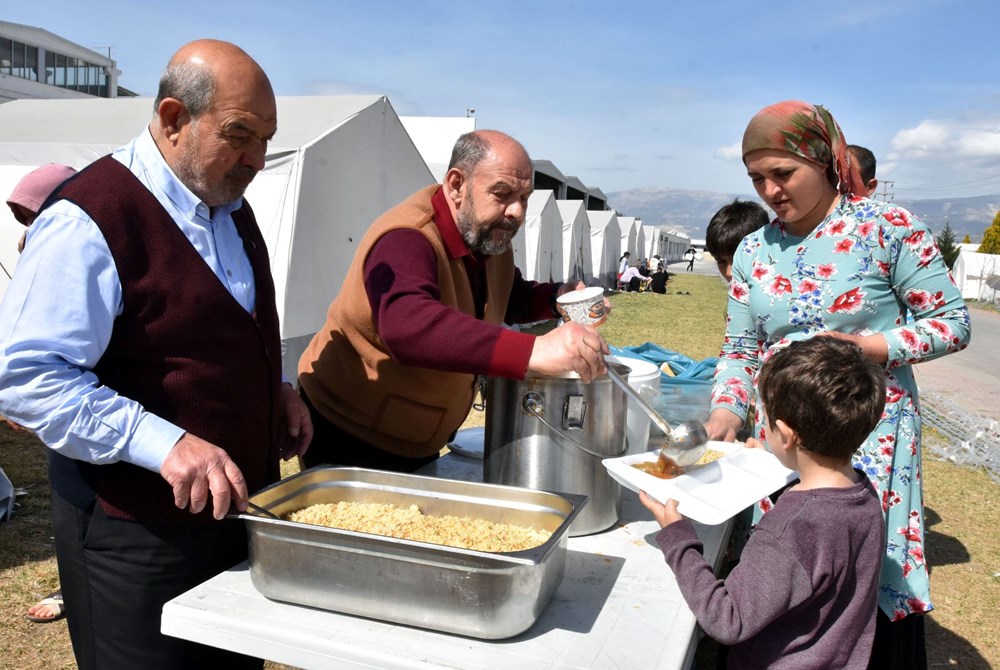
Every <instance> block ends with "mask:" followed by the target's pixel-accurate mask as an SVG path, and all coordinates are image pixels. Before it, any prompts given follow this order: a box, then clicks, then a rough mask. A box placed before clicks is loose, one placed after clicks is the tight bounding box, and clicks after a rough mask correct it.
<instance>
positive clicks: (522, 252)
mask: <svg viewBox="0 0 1000 670" xmlns="http://www.w3.org/2000/svg"><path fill="white" fill-rule="evenodd" d="M511 246H512V248H513V250H514V264H515V265H516V266H517V267H518V268H519V269H520V270H521V275H522V276H523V277H524V278H525V279H527V280H529V281H539V282H551V281H562V280H563V267H562V218H561V217H560V216H559V207H558V206H557V205H556V199H555V196H554V195H553V193H552V191H546V190H542V191H535V192H533V193H532V194H531V196H530V197H529V198H528V209H527V213H526V214H525V217H524V226H523V227H522V229H521V230H520V231H519V232H518V233H517V235H515V236H514V240H513V241H512V243H511Z"/></svg>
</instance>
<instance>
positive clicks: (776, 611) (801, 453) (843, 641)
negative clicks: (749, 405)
mask: <svg viewBox="0 0 1000 670" xmlns="http://www.w3.org/2000/svg"><path fill="white" fill-rule="evenodd" d="M771 353H772V355H771V356H770V357H769V359H768V361H767V362H766V363H765V364H764V366H763V367H762V368H761V372H760V379H759V384H760V390H761V399H762V400H763V409H764V411H765V414H766V416H767V419H766V425H765V432H766V434H767V439H768V443H769V444H770V446H771V450H772V452H773V453H774V455H775V456H776V457H777V459H778V461H780V462H781V464H782V465H784V466H785V467H787V468H789V469H792V470H795V471H797V472H798V473H799V479H798V480H797V481H795V482H792V484H791V486H790V488H788V489H787V490H786V491H785V492H784V493H783V494H782V495H781V497H780V498H779V499H778V502H777V503H776V504H775V506H774V509H773V510H771V511H770V512H768V514H766V515H765V516H764V518H763V519H761V521H760V523H759V524H758V525H757V528H756V530H755V531H754V532H753V534H752V535H751V536H750V539H749V540H748V541H747V544H746V546H745V547H744V549H743V554H742V556H741V559H740V562H739V564H738V565H737V566H736V567H735V568H734V569H733V571H732V572H730V573H729V575H728V576H727V577H726V579H725V580H720V579H719V578H717V577H716V576H715V573H714V571H713V569H712V566H711V564H710V563H709V562H708V561H706V560H705V557H704V556H703V555H702V547H701V542H700V541H699V540H698V536H697V534H696V533H695V529H694V526H693V525H692V524H691V522H690V521H688V520H686V519H685V518H684V517H683V516H681V515H680V514H679V513H678V512H677V501H676V500H667V501H666V504H665V505H664V504H661V503H659V502H658V501H656V500H654V499H653V498H651V497H650V496H649V495H647V494H646V492H645V491H643V492H641V493H640V500H641V501H642V504H643V505H645V506H646V508H647V509H649V510H650V511H651V512H652V513H653V516H654V517H655V518H656V520H657V522H658V523H659V524H660V526H661V527H662V529H663V530H661V531H660V532H659V533H657V535H656V538H655V539H656V543H657V545H658V546H659V547H660V549H661V550H662V551H663V555H664V557H665V558H666V561H667V564H668V565H669V566H670V569H671V570H673V573H674V575H675V576H676V577H677V584H678V585H679V586H680V589H681V593H682V594H683V596H684V600H685V602H687V604H688V606H689V607H690V608H691V610H692V611H693V612H694V615H695V618H697V620H698V625H700V626H701V628H702V630H704V631H705V633H706V634H707V635H709V636H710V637H712V638H714V639H716V640H718V641H719V642H721V643H723V644H726V645H730V647H729V653H728V656H727V658H726V660H727V667H728V668H771V667H783V668H803V669H804V668H853V669H855V670H864V668H866V667H868V659H869V656H870V655H871V649H872V640H873V638H874V635H875V611H876V610H877V609H878V577H879V569H880V567H881V563H882V554H883V551H884V548H885V524H884V522H883V518H882V505H881V503H880V500H879V498H878V496H877V495H876V492H875V489H874V488H873V487H872V485H871V483H870V482H869V481H868V476H867V475H866V474H865V473H864V472H863V471H861V470H859V469H857V468H855V467H852V465H851V457H852V456H853V455H854V453H855V452H856V451H857V450H858V447H859V446H860V445H861V443H862V442H863V441H864V440H865V438H867V437H868V433H870V432H871V431H872V429H873V428H874V427H875V425H876V424H878V422H879V419H880V417H881V416H882V409H883V408H884V406H885V376H884V375H883V374H882V368H881V367H880V366H879V365H878V364H876V363H875V362H874V361H872V360H870V359H867V358H866V357H865V355H864V354H863V353H862V352H861V349H860V347H858V346H857V345H856V344H854V343H852V342H845V341H842V340H836V339H833V338H828V337H814V338H811V339H808V340H800V341H797V342H792V343H790V344H789V345H788V346H787V347H785V348H783V349H780V350H777V349H772V351H771ZM748 446H752V445H748Z"/></svg>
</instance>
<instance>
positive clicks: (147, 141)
mask: <svg viewBox="0 0 1000 670" xmlns="http://www.w3.org/2000/svg"><path fill="white" fill-rule="evenodd" d="M135 155H136V156H137V157H138V159H139V161H140V162H141V163H142V165H143V167H144V169H145V171H146V172H147V173H148V174H149V176H150V183H151V184H157V185H158V186H159V187H160V188H161V189H162V190H163V194H164V195H165V196H166V197H167V198H168V199H169V200H170V201H171V202H172V203H173V204H174V206H175V207H176V208H177V209H178V210H179V211H181V212H184V213H185V214H186V215H187V216H188V218H189V220H191V221H197V220H198V219H204V220H205V221H207V222H210V221H211V220H212V218H213V215H214V217H218V216H220V215H221V216H228V215H229V214H231V213H232V212H234V211H236V210H237V209H239V208H240V207H242V206H243V198H242V197H240V198H237V199H236V200H234V201H233V202H228V203H226V204H224V205H219V206H218V207H216V208H215V212H212V211H211V208H210V207H209V206H208V205H206V204H205V203H204V202H202V201H201V199H200V198H199V197H198V196H196V195H195V194H194V193H192V192H191V189H189V188H188V187H187V186H185V185H184V183H183V182H182V181H181V180H180V179H178V178H177V175H176V174H174V171H173V170H172V169H171V168H170V166H169V165H168V164H167V161H166V160H165V159H164V158H163V154H161V153H160V148H159V147H157V146H156V142H154V141H153V136H152V135H151V134H150V131H149V128H146V131H145V132H143V133H140V135H139V137H137V138H136V141H135Z"/></svg>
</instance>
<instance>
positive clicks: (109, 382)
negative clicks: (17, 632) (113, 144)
mask: <svg viewBox="0 0 1000 670" xmlns="http://www.w3.org/2000/svg"><path fill="white" fill-rule="evenodd" d="M276 127H277V112H276V105H275V100H274V93H273V91H272V89H271V84H270V82H269V81H268V79H267V76H266V75H265V74H264V72H263V71H262V70H261V68H260V66H259V65H257V63H256V62H254V61H253V60H252V59H251V58H250V57H249V56H248V55H247V54H246V53H244V52H243V51H242V50H240V49H239V48H238V47H236V46H234V45H232V44H228V43H226V42H218V41H215V40H199V41H197V42H192V43H191V44H188V45H186V46H184V47H182V48H181V49H180V50H179V51H178V52H177V53H176V54H175V55H174V57H173V59H172V60H171V61H170V63H169V64H168V66H167V69H166V70H165V72H164V74H163V77H162V79H161V81H160V90H159V95H158V96H157V99H156V102H155V103H154V116H153V120H152V122H151V123H150V124H149V127H148V129H147V130H146V131H144V132H143V133H141V134H140V136H139V137H137V138H136V139H135V140H133V141H132V142H131V143H130V144H128V145H126V146H125V147H122V148H120V149H117V150H116V151H115V152H114V153H113V154H112V155H111V156H107V157H105V158H102V159H100V160H98V161H97V162H95V163H93V164H92V165H91V166H89V167H88V168H86V169H85V170H83V171H82V172H81V173H80V174H79V175H78V176H76V177H75V178H73V179H71V180H70V181H68V182H67V183H66V184H64V185H63V186H62V187H61V190H59V191H58V192H57V194H56V195H55V196H54V197H53V198H52V199H50V204H49V205H48V206H47V207H46V208H45V209H43V211H42V212H41V213H40V214H39V216H38V218H37V219H36V221H35V223H34V225H32V226H31V228H30V229H29V231H28V244H27V246H26V249H25V252H24V254H23V255H22V257H21V260H20V262H19V263H18V268H17V272H16V273H15V275H14V278H13V280H12V281H11V284H10V286H9V288H8V291H7V293H6V295H5V297H4V301H3V303H2V304H0V324H2V325H0V347H2V351H3V357H2V358H0V413H2V414H5V415H7V416H8V417H10V418H11V419H13V420H15V421H17V422H18V423H21V424H22V425H24V426H27V427H28V428H30V429H32V430H34V431H36V432H37V433H38V435H39V437H40V438H41V439H42V440H43V441H44V442H45V443H46V444H47V445H48V446H49V447H50V449H49V451H48V454H49V476H50V479H51V482H52V490H53V496H52V506H53V507H52V514H53V525H54V529H55V539H56V555H57V559H58V563H59V577H60V581H61V583H62V588H63V593H64V596H65V601H66V614H67V620H68V622H69V630H70V636H71V638H72V641H73V650H74V653H75V655H76V661H77V664H78V665H79V667H80V668H142V669H143V670H151V669H152V668H195V667H219V668H233V667H244V666H245V667H260V666H261V665H262V661H260V660H259V659H248V658H246V657H240V656H236V655H233V654H228V653H226V652H221V651H218V650H213V649H210V648H208V647H203V646H201V645H196V644H192V643H187V642H184V641H181V640H178V639H176V638H171V637H168V636H164V635H161V634H160V632H159V628H160V611H161V608H162V607H163V604H164V603H165V602H166V601H167V600H169V599H171V598H173V597H174V596H176V595H178V594H180V593H182V592H183V591H185V590H187V589H189V588H191V587H192V586H194V585H196V584H198V583H200V582H201V581H204V580H205V579H207V578H209V577H211V576H212V575H214V574H215V573H217V572H219V571H221V570H224V569H226V568H228V567H230V566H232V565H233V564H235V563H237V562H239V561H240V560H243V559H245V558H246V552H247V545H246V539H245V537H244V535H243V528H242V526H241V524H239V523H235V522H225V521H219V520H220V519H222V518H223V517H224V516H225V515H226V513H227V511H229V509H230V508H231V506H233V505H235V507H236V508H237V509H241V510H242V509H245V507H246V502H247V496H248V490H250V491H253V490H255V489H258V488H260V487H263V486H265V485H267V484H269V483H271V482H273V481H276V480H277V478H278V477H279V470H278V461H279V458H280V457H285V458H291V457H293V456H298V455H301V454H302V453H304V451H305V449H306V447H307V446H308V443H309V440H310V438H311V435H312V426H311V422H310V421H309V415H308V411H307V410H306V408H305V407H304V405H303V404H302V402H301V400H299V398H298V395H297V394H296V392H295V391H294V389H292V387H291V386H290V385H289V384H287V383H283V382H282V379H281V360H280V359H281V343H280V340H279V336H278V316H277V312H276V309H275V302H274V286H273V283H272V281H271V277H270V274H269V265H268V258H267V249H266V246H265V244H264V240H263V238H262V236H261V233H260V231H259V230H258V228H257V224H256V221H255V220H254V217H253V213H252V211H251V210H250V207H249V206H248V205H247V204H246V203H245V202H243V193H244V191H245V190H246V188H247V186H248V185H249V184H250V182H251V181H252V180H253V178H254V176H255V175H256V173H257V172H258V171H259V170H261V169H262V168H263V166H264V155H265V152H266V147H267V142H268V140H270V139H271V137H272V136H273V134H274V132H275V129H276Z"/></svg>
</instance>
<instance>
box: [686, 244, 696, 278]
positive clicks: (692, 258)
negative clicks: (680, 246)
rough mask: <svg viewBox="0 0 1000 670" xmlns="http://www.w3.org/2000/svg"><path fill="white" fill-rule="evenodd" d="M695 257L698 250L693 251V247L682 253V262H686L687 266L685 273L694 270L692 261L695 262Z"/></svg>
mask: <svg viewBox="0 0 1000 670" xmlns="http://www.w3.org/2000/svg"><path fill="white" fill-rule="evenodd" d="M697 256H698V250H697V249H695V248H694V247H690V248H688V250H687V251H685V252H684V260H686V261H687V262H688V266H687V271H688V272H691V271H693V270H694V261H695V258H696V257H697Z"/></svg>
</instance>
